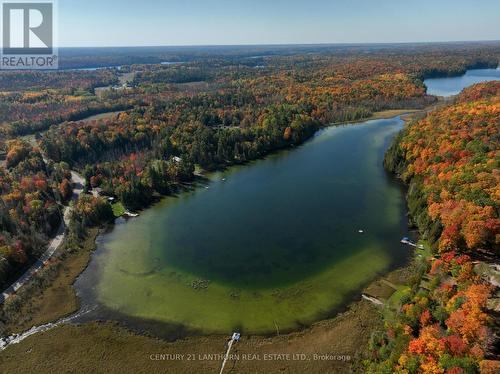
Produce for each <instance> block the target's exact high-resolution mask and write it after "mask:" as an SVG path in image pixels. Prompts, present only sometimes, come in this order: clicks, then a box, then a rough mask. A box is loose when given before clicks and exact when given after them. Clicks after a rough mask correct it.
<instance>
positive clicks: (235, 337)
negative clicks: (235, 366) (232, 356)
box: [219, 332, 241, 374]
mask: <svg viewBox="0 0 500 374" xmlns="http://www.w3.org/2000/svg"><path fill="white" fill-rule="evenodd" d="M240 337H241V334H240V333H239V332H233V335H232V336H231V339H230V340H229V343H228V344H227V351H226V354H225V355H224V361H222V366H221V368H220V372H219V374H222V372H223V371H224V366H226V362H227V359H228V358H229V352H230V351H231V348H232V347H233V343H235V342H239V341H240Z"/></svg>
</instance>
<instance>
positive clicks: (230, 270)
mask: <svg viewBox="0 0 500 374" xmlns="http://www.w3.org/2000/svg"><path fill="white" fill-rule="evenodd" d="M402 125H403V121H402V120H401V119H400V118H399V117H394V118H391V119H381V120H371V121H366V122H364V123H361V124H354V125H345V126H337V127H329V128H325V129H323V130H320V131H318V132H317V133H316V134H315V136H314V137H313V138H312V139H310V140H309V141H307V142H306V143H304V144H303V145H302V146H300V147H297V148H295V149H291V150H288V151H282V152H279V153H277V154H273V155H271V156H269V157H267V158H265V159H263V160H258V161H255V162H253V163H250V164H248V165H245V166H241V167H233V168H230V169H229V170H227V171H225V172H220V173H214V174H212V175H211V176H210V178H209V182H208V184H207V185H206V186H201V187H199V188H196V189H194V190H193V191H191V192H186V193H182V194H180V195H178V196H175V197H168V198H165V199H163V200H162V201H161V202H160V203H158V204H157V205H155V206H153V207H152V208H150V209H147V210H146V211H144V212H143V213H142V214H141V215H140V217H138V218H136V219H132V220H129V221H123V220H120V221H119V222H117V224H116V225H115V227H114V229H113V230H112V231H111V232H109V233H106V234H104V235H101V237H100V238H99V241H98V249H97V251H96V253H95V254H94V255H93V257H92V260H91V263H90V265H89V267H88V268H87V270H86V271H85V272H84V273H82V275H81V276H80V278H79V279H78V281H77V283H76V288H77V290H78V292H79V295H80V297H82V298H83V299H84V300H85V303H90V304H97V305H100V306H102V307H105V308H106V309H107V310H111V311H116V312H117V313H119V314H120V315H122V316H130V317H131V318H134V319H144V320H148V321H155V322H158V323H169V324H180V325H183V326H186V327H187V328H190V329H193V330H197V331H201V332H204V333H212V332H224V333H227V332H230V331H232V330H234V329H240V330H241V331H244V332H246V333H267V332H273V331H276V329H277V328H279V330H280V331H289V330H293V329H296V328H298V327H300V326H303V325H307V324H310V323H312V322H314V321H316V320H319V319H321V318H324V317H326V316H328V315H331V314H332V312H333V311H335V310H337V309H338V308H341V307H343V306H345V305H346V304H347V303H348V302H350V301H351V300H352V298H353V296H355V297H356V298H359V297H360V293H359V291H360V289H361V288H362V287H363V286H364V285H365V284H367V283H368V282H370V281H371V280H373V279H374V278H375V277H376V276H377V275H379V274H381V273H382V272H385V271H387V270H388V269H389V268H392V267H395V266H398V265H401V264H402V263H404V262H405V261H406V260H407V259H408V257H409V255H410V251H409V249H408V248H407V247H403V246H402V245H401V244H400V243H399V240H400V238H401V236H403V235H404V234H405V233H406V232H407V230H408V229H407V226H406V218H405V202H404V196H403V191H402V190H401V188H400V186H399V185H398V184H397V183H396V182H395V181H394V180H393V179H392V178H391V177H390V176H389V175H388V174H387V173H386V172H385V170H384V168H383V165H382V160H383V155H384V152H385V150H386V149H387V147H388V145H389V143H390V141H391V140H392V138H393V137H394V135H395V134H396V133H397V132H399V131H400V130H401V128H402ZM359 230H363V232H362V233H360V232H359Z"/></svg>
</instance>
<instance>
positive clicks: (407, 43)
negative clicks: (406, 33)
mask: <svg viewBox="0 0 500 374" xmlns="http://www.w3.org/2000/svg"><path fill="white" fill-rule="evenodd" d="M460 43H464V44H466V43H500V39H483V40H447V41H411V42H339V43H335V42H331V43H330V42H320V43H263V44H258V43H241V44H156V45H107V46H78V47H77V46H60V47H55V48H58V49H71V48H75V49H76V48H192V47H287V46H290V47H293V46H299V47H307V46H325V47H326V46H367V45H394V44H406V45H411V44H460Z"/></svg>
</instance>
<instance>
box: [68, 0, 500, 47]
mask: <svg viewBox="0 0 500 374" xmlns="http://www.w3.org/2000/svg"><path fill="white" fill-rule="evenodd" d="M58 9H59V41H60V43H59V46H61V47H107V46H116V47H123V46H182V45H240V44H257V45H260V44H322V43H328V44H336V43H407V42H446V41H476V40H499V39H500V22H498V15H499V14H500V1H495V0H478V1H474V2H471V1H467V0H441V1H439V0H420V1H418V2H416V1H408V0H273V1H266V0H250V1H243V0H166V1H159V0H143V1H137V0H107V1H100V0H86V1H81V0H58Z"/></svg>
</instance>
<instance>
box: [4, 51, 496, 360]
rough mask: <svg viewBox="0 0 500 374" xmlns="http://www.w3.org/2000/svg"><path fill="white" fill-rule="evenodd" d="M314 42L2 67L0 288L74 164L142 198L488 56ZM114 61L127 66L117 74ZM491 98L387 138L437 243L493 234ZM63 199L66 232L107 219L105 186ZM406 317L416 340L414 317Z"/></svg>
mask: <svg viewBox="0 0 500 374" xmlns="http://www.w3.org/2000/svg"><path fill="white" fill-rule="evenodd" d="M310 48H312V49H311V50H307V53H306V52H304V51H303V50H299V51H296V50H294V49H293V48H292V49H288V50H287V49H280V48H278V52H276V53H268V52H265V51H261V50H258V49H256V50H245V51H241V50H239V49H236V50H231V49H225V48H222V49H221V50H218V51H217V52H216V53H215V52H213V51H210V50H204V49H201V51H198V52H196V53H195V52H193V51H182V53H181V52H179V51H173V52H172V51H168V53H167V52H165V51H160V52H158V51H156V52H154V51H153V52H154V53H153V52H152V54H151V56H152V57H148V58H143V59H141V58H139V57H137V58H135V57H134V56H136V55H135V53H130V54H129V55H128V57H126V56H121V55H115V54H112V53H110V54H109V55H98V56H94V55H92V54H91V53H90V54H87V55H88V56H90V57H88V58H87V57H85V55H86V53H83V55H80V54H79V53H80V52H78V51H73V52H74V53H73V54H71V53H70V54H69V55H68V57H67V58H66V60H65V61H66V62H64V61H63V66H64V64H65V63H66V67H67V68H69V67H81V66H89V65H90V64H91V63H90V60H92V61H93V63H94V64H97V65H98V66H109V65H113V66H115V65H118V64H127V66H120V68H118V67H109V68H105V69H99V70H61V71H57V72H2V73H0V97H1V100H0V195H1V196H0V201H1V205H0V222H1V224H0V228H1V233H0V286H5V285H7V284H8V283H9V280H12V279H14V278H15V276H16V275H18V274H19V273H20V272H21V271H22V269H25V268H26V267H27V266H28V265H29V264H30V263H32V262H33V261H35V260H36V258H37V257H38V256H39V254H40V253H42V252H43V250H44V248H45V247H46V246H47V243H48V240H49V238H50V237H51V235H53V234H54V232H55V231H56V230H57V228H58V227H59V224H60V222H61V219H62V217H61V209H62V208H63V207H64V206H65V205H67V204H68V203H69V200H70V195H71V177H70V170H77V171H79V172H80V173H81V174H82V175H83V176H84V177H85V180H86V192H92V190H97V189H99V191H100V194H102V195H104V196H107V197H113V198H115V199H116V200H118V201H120V202H121V203H123V204H124V205H125V207H126V208H127V209H130V210H139V209H142V208H145V207H147V206H148V205H149V204H151V202H152V201H154V199H155V198H157V197H159V196H161V195H168V194H170V193H172V192H175V191H178V190H179V189H180V188H183V186H185V185H186V184H189V183H190V182H192V181H193V179H195V178H196V175H195V170H197V169H198V170H205V171H206V170H215V169H222V168H225V167H228V166H230V165H234V164H241V163H245V162H248V161H251V160H254V159H257V158H261V157H263V156H265V155H267V154H269V153H270V152H273V151H276V150H279V149H282V148H286V147H294V146H297V145H299V144H301V143H302V142H304V141H305V140H306V139H308V138H309V137H311V136H312V135H313V134H314V132H315V131H316V130H318V129H319V128H321V127H323V126H328V125H331V124H334V123H342V122H346V121H355V120H360V119H365V118H369V117H370V116H371V115H372V114H373V113H375V112H377V111H382V110H386V109H398V108H405V109H408V108H414V109H422V108H425V107H427V106H429V105H431V104H433V103H435V102H436V98H435V97H433V96H430V95H427V93H426V89H425V86H424V85H423V79H424V78H426V77H430V76H443V75H457V74H461V73H463V72H464V71H465V70H466V69H467V68H471V67H493V66H496V65H497V64H498V57H499V54H500V51H499V49H498V47H497V46H495V45H488V44H484V45H481V44H479V45H478V46H472V45H467V44H466V45H461V44H458V45H451V46H447V47H446V48H443V47H422V46H421V47H418V46H407V47H397V48H396V47H395V48H380V49H376V48H373V47H370V48H368V47H367V48H365V49H363V48H361V47H356V48H354V47H344V48H341V49H339V48H333V47H332V48H324V49H321V50H317V49H316V48H313V47H310ZM77 52H78V53H77ZM264 52H265V53H264ZM155 53H156V54H155ZM255 56H257V57H255ZM163 61H169V62H173V63H169V64H160V63H159V62H163ZM125 75H130V76H131V77H132V78H131V80H129V81H127V82H125V83H123V81H122V79H123V78H124V76H125ZM102 87H107V88H106V89H103V90H99V88H102ZM498 106H499V102H498V87H490V86H475V87H473V88H472V89H469V90H467V91H466V92H465V93H463V94H462V95H461V96H460V98H459V101H458V102H457V104H456V105H454V106H451V107H449V108H446V109H443V110H441V111H436V112H435V113H433V114H431V115H429V116H428V117H426V118H425V119H424V120H422V122H420V123H419V127H418V129H419V131H417V130H415V129H416V127H414V126H410V127H409V129H408V130H407V132H405V133H404V134H403V135H402V136H401V138H400V140H401V143H400V146H398V147H394V148H392V149H391V153H392V154H393V155H394V156H397V157H394V159H393V160H387V164H388V166H389V168H391V169H392V170H394V171H397V172H398V173H400V174H401V176H402V178H403V179H404V180H405V182H407V183H409V184H410V185H414V186H415V188H413V189H411V190H412V191H413V192H412V193H411V194H410V200H409V205H410V210H411V213H412V217H413V219H414V220H415V222H416V224H418V226H419V227H420V228H421V230H422V232H424V233H426V235H427V236H428V238H429V240H430V241H432V242H433V243H436V244H435V245H436V247H437V248H439V250H440V251H441V252H442V253H453V251H454V250H458V249H460V253H461V252H464V253H465V255H467V256H472V255H473V253H474V251H476V250H477V249H480V248H481V249H482V248H491V247H492V246H493V245H494V243H496V244H495V245H498V242H495V241H497V240H498V238H496V237H495V235H494V233H495V230H498V210H497V209H498V208H497V207H495V203H497V202H498V174H495V173H496V172H494V170H495V169H494V167H495V165H496V164H495V163H494V162H498V160H496V161H494V162H493V163H492V160H494V157H493V156H495V157H498V154H496V153H495V152H498V151H495V150H497V149H498V144H497V143H494V142H498V134H497V133H495V132H497V131H498V126H495V120H498V110H499V108H498ZM117 111H119V112H120V113H118V114H116V115H114V116H111V117H107V118H101V119H94V120H88V119H87V117H88V116H91V115H94V114H100V113H105V112H117ZM485 124H486V125H485ZM496 124H498V121H497V122H496ZM448 125H452V126H453V127H452V128H453V130H452V131H451V130H450V129H448V128H447V127H446V126H448ZM495 135H496V137H495ZM436 138H439V141H435V139H436ZM497 169H498V166H497ZM497 169H496V170H497ZM495 199H497V200H495ZM74 204H75V208H74V214H73V220H72V227H71V228H70V229H71V232H70V234H71V235H70V238H72V240H76V241H77V240H79V239H81V237H82V236H84V234H85V228H86V227H88V226H93V225H99V224H101V223H102V222H108V221H111V220H112V218H113V217H112V210H111V206H110V204H109V202H108V201H107V200H106V199H105V198H102V197H95V196H92V195H90V194H87V193H85V194H83V195H82V196H81V197H80V199H79V200H78V201H77V202H75V203H74ZM427 207H428V208H427ZM460 212H466V214H463V213H460ZM457 253H458V252H457ZM457 256H458V257H457V258H455V257H453V258H452V259H450V260H449V261H447V262H446V261H445V262H444V263H443V265H442V268H443V269H448V268H449V269H452V270H450V271H454V269H456V267H457V265H456V263H455V262H456V261H463V257H460V256H461V255H458V254H457ZM459 259H460V260H459ZM443 261H444V260H443ZM454 261H455V262H454ZM467 263H469V262H467ZM464 277H467V276H465V275H464ZM471 277H472V276H471ZM475 290H476V288H473V289H472V290H470V292H476V291H475ZM479 291H481V292H483V290H482V289H481V290H479ZM457 292H464V295H465V294H466V293H467V292H469V291H468V288H463V289H460V290H458V289H457V290H456V293H455V294H453V295H452V294H451V293H450V296H449V298H450V300H451V298H452V297H453V296H454V295H456V294H457ZM484 292H485V291H484ZM484 292H483V293H481V295H484ZM460 295H462V294H460ZM457 297H462V298H463V299H466V298H467V296H457ZM455 299H456V298H455ZM455 299H454V300H455ZM481 300H482V299H481ZM446 302H448V300H447V301H446ZM470 304H471V303H469V304H467V303H463V304H461V305H462V306H464V305H465V306H464V307H460V308H458V309H459V310H464V309H463V308H465V307H468V305H470ZM419 305H420V304H419ZM474 305H476V304H474ZM478 305H479V304H478ZM407 308H408V309H411V308H414V307H407ZM414 309H415V308H414ZM412 310H413V309H412ZM415 310H417V309H415ZM454 311H455V310H452V309H449V310H447V311H445V312H443V313H445V314H442V315H445V316H446V318H448V314H450V313H452V312H454ZM412 313H414V315H416V314H417V312H416V311H414V312H412ZM446 313H448V314H446ZM450 316H451V314H450ZM450 318H451V317H450ZM429 321H433V322H434V321H441V320H439V319H437V317H431V319H430V320H429ZM457 323H458V322H457ZM410 325H411V326H413V327H412V329H413V330H412V331H414V332H413V334H414V337H415V339H419V337H418V336H419V335H417V332H418V329H417V327H418V326H417V324H416V322H415V321H413V322H412V323H411V324H410ZM429 326H434V325H433V324H431V325H429ZM457 328H458V327H457ZM429 329H430V327H429ZM424 331H426V330H424ZM429 331H430V330H429ZM429 333H432V334H435V332H432V331H430V332H429ZM436 334H437V333H436ZM457 336H459V337H460V338H461V339H463V335H457ZM407 338H409V336H407ZM474 339H476V340H474V342H478V343H477V344H478V346H479V347H480V346H481V344H482V341H481V340H477V339H480V338H479V337H475V338H474ZM384 341H385V340H384ZM415 344H416V343H415ZM475 352H479V350H477V349H476V351H475ZM410 353H411V352H410ZM412 354H413V353H412ZM401 357H402V356H401ZM414 357H416V356H415V355H413V356H411V355H408V359H413V358H414ZM412 362H413V361H412ZM401 365H402V364H401ZM408 365H409V364H408Z"/></svg>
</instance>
